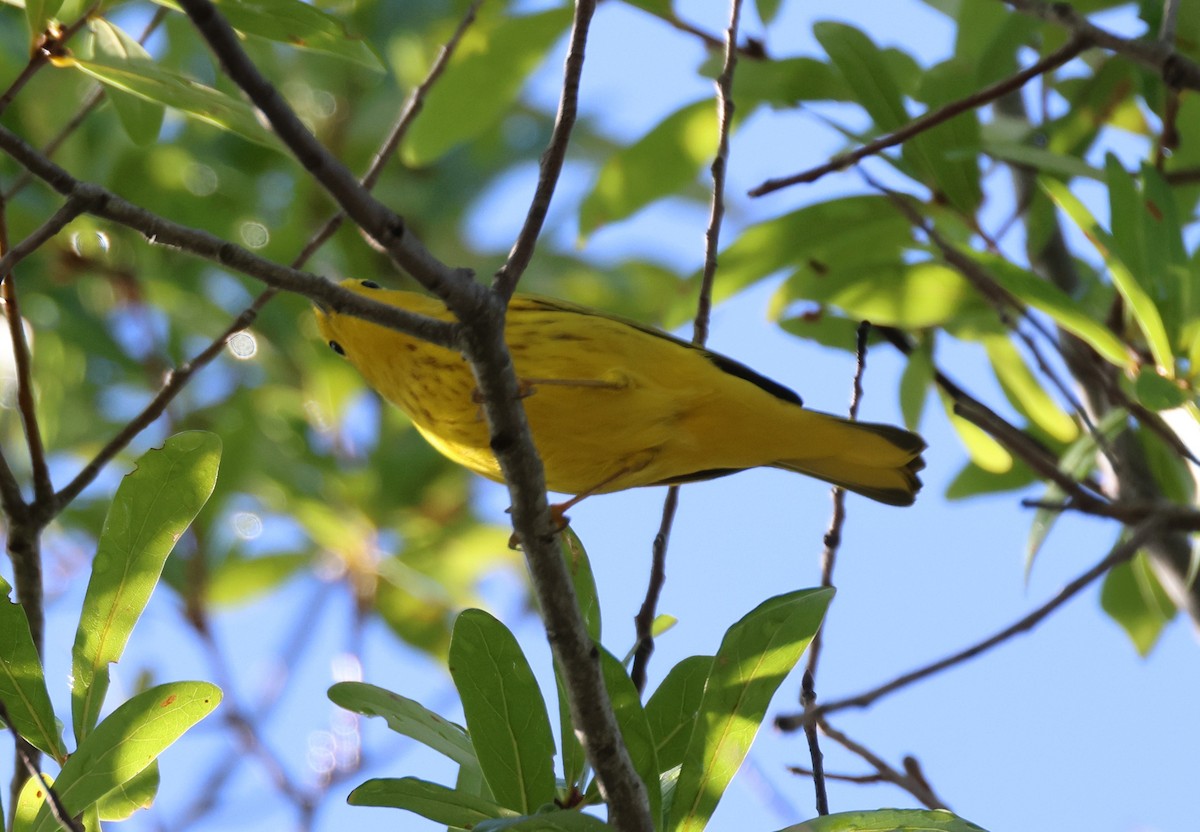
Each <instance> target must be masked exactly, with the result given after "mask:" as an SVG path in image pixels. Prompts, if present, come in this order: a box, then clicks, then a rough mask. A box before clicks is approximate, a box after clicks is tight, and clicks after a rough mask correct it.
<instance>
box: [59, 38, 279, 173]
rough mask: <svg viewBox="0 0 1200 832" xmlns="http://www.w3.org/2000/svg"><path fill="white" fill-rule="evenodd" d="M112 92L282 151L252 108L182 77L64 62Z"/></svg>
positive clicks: (129, 66)
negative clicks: (128, 95)
mask: <svg viewBox="0 0 1200 832" xmlns="http://www.w3.org/2000/svg"><path fill="white" fill-rule="evenodd" d="M60 63H63V64H64V65H66V66H72V67H74V68H75V69H77V70H79V71H80V72H82V73H84V74H85V75H88V76H90V77H91V78H95V79H96V80H97V81H99V82H100V83H102V84H104V85H105V86H106V87H108V88H110V89H116V90H120V91H123V92H127V93H129V94H130V95H134V96H137V97H138V98H142V99H145V100H146V101H152V102H156V103H158V104H163V105H165V106H167V107H171V108H173V109H176V110H179V111H180V112H181V113H183V114H184V115H185V116H188V117H189V118H192V119H195V120H196V121H201V122H204V123H206V124H211V125H213V126H214V127H217V128H219V129H221V130H225V131H228V132H230V133H234V134H236V135H238V136H241V137H242V138H244V139H246V140H247V141H251V142H254V143H255V144H259V145H262V146H263V147H269V148H271V149H272V150H279V149H280V144H279V140H278V139H277V138H276V137H275V134H274V133H272V132H271V131H270V130H269V129H267V128H266V127H264V126H263V125H262V122H260V121H259V119H258V116H257V115H256V112H255V110H254V108H253V107H251V106H250V105H249V104H247V103H246V102H245V101H242V100H241V99H238V98H234V97H232V96H230V95H226V94H225V93H223V92H221V91H220V90H216V89H213V88H212V87H207V86H205V85H204V84H201V83H199V82H198V81H193V80H192V79H190V78H187V77H185V76H183V75H179V74H177V73H174V72H171V71H169V70H166V69H163V68H162V67H161V66H159V65H157V64H155V63H151V62H148V61H125V62H119V61H110V60H105V59H100V58H97V59H94V60H90V61H84V60H79V59H76V58H70V59H62V60H60Z"/></svg>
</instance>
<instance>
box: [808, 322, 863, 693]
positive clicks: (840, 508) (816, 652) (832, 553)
mask: <svg viewBox="0 0 1200 832" xmlns="http://www.w3.org/2000/svg"><path fill="white" fill-rule="evenodd" d="M870 331H871V325H870V324H869V323H868V322H866V321H863V322H862V323H860V324H859V325H858V331H857V338H856V343H855V348H854V349H855V355H856V356H857V360H856V362H855V367H854V381H853V383H852V384H851V388H850V409H849V416H850V419H851V420H854V419H857V418H858V409H859V405H860V404H861V403H862V396H863V384H862V382H863V375H864V374H865V373H866V370H867V336H868V334H869V333H870ZM831 493H832V495H833V513H832V514H831V515H830V517H829V526H828V528H827V529H826V530H825V536H824V538H823V539H822V541H821V542H822V544H823V546H824V548H823V549H822V550H821V586H823V587H824V586H833V568H834V565H835V564H836V563H837V553H838V549H839V547H841V545H842V528H843V527H844V526H845V525H846V489H844V488H837V487H834V488H833V489H831ZM824 642H825V628H824V627H823V626H822V627H818V628H817V632H816V634H815V635H814V636H813V640H812V643H811V644H810V645H809V646H808V663H807V668H808V672H809V673H811V674H812V675H813V676H814V677H815V676H816V675H817V663H818V662H819V661H820V659H821V647H822V645H823V644H824Z"/></svg>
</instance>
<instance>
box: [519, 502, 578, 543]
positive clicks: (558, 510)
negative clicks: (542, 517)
mask: <svg viewBox="0 0 1200 832" xmlns="http://www.w3.org/2000/svg"><path fill="white" fill-rule="evenodd" d="M569 506H570V503H552V504H551V505H550V523H551V525H553V527H554V534H558V533H559V532H561V531H563V530H564V529H566V528H567V526H569V525H571V518H570V517H568V516H567V515H566V514H564V513H563V512H565V511H566V510H567V508H568V507H569ZM504 513H505V514H512V506H509V507H508V508H506V509H504ZM508 548H509V549H512V550H513V551H514V552H523V551H525V549H524V548H523V547H522V546H521V538H520V537H519V536H518V535H517V533H516V532H513V533H512V534H510V535H509V536H508Z"/></svg>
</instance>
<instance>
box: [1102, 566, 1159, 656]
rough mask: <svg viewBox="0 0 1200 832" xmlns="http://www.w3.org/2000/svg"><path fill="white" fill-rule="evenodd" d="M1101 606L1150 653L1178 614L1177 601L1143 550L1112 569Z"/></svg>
mask: <svg viewBox="0 0 1200 832" xmlns="http://www.w3.org/2000/svg"><path fill="white" fill-rule="evenodd" d="M1100 606H1101V607H1102V608H1103V609H1104V611H1105V612H1106V613H1108V614H1109V616H1111V617H1112V619H1113V620H1114V621H1116V622H1117V623H1118V624H1120V625H1121V627H1122V629H1124V630H1125V632H1126V633H1127V634H1128V635H1129V640H1130V641H1132V642H1133V646H1134V648H1135V649H1136V650H1137V651H1138V655H1140V656H1148V655H1150V651H1151V650H1153V649H1154V645H1155V643H1156V642H1157V641H1158V637H1159V636H1160V635H1161V634H1162V631H1163V628H1165V627H1166V626H1167V625H1168V624H1169V623H1171V619H1173V618H1174V617H1175V605H1174V604H1173V603H1171V599H1170V598H1169V597H1168V596H1167V593H1166V591H1165V590H1164V589H1163V588H1162V584H1161V583H1159V581H1158V578H1157V577H1156V576H1155V575H1154V570H1153V569H1152V568H1151V566H1150V560H1149V558H1147V557H1146V555H1145V553H1143V552H1138V554H1137V555H1136V556H1135V557H1134V558H1133V559H1132V560H1128V561H1126V562H1125V563H1120V564H1117V565H1116V566H1114V567H1113V568H1112V569H1111V570H1109V573H1108V574H1107V575H1106V576H1105V577H1104V586H1103V588H1102V589H1101V590H1100Z"/></svg>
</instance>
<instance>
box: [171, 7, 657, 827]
mask: <svg viewBox="0 0 1200 832" xmlns="http://www.w3.org/2000/svg"><path fill="white" fill-rule="evenodd" d="M181 5H182V6H183V8H184V10H185V11H186V12H187V14H188V17H190V18H191V19H192V22H193V24H194V25H195V26H196V28H197V29H198V30H199V31H200V32H201V34H202V35H203V36H204V38H205V39H206V40H207V41H208V43H209V46H210V48H211V49H212V50H213V52H214V53H215V54H216V55H217V57H218V58H219V60H220V62H221V65H222V66H223V67H224V69H225V72H226V73H227V74H228V75H229V77H230V78H231V79H232V80H233V81H234V83H236V84H237V85H238V86H239V87H240V88H241V89H242V90H243V92H245V93H246V94H247V95H248V96H249V97H250V99H251V101H252V102H253V103H254V104H255V106H257V107H258V109H259V110H260V111H262V113H263V114H264V116H265V117H266V119H267V121H268V122H269V123H270V124H271V126H272V128H274V130H275V132H276V134H277V135H278V136H279V137H280V138H281V139H282V140H283V142H284V144H285V145H286V146H287V147H288V149H289V150H291V152H292V153H293V154H294V155H295V156H296V158H297V160H298V161H299V162H300V163H301V164H302V165H304V167H305V169H306V170H307V171H308V172H309V173H310V174H311V175H312V176H313V177H314V178H315V179H316V180H317V182H319V183H320V184H321V185H322V186H323V187H324V188H325V189H326V191H328V192H329V194H330V195H331V196H332V197H333V198H334V200H335V201H336V202H337V204H338V205H339V207H341V209H342V210H344V211H345V212H346V214H347V215H348V216H349V217H350V218H351V219H353V220H354V222H355V223H357V224H358V225H359V226H360V227H361V228H362V229H363V230H364V231H365V232H366V233H367V234H368V235H369V236H371V237H372V239H374V240H375V242H376V243H378V244H379V245H380V246H381V247H382V248H383V249H384V250H385V251H386V252H387V253H388V254H389V255H390V256H391V257H392V259H393V260H394V261H395V262H396V263H397V264H399V265H400V266H401V267H402V268H404V269H405V270H407V271H408V272H409V273H410V274H412V275H413V277H415V278H416V279H417V280H418V281H419V282H421V283H422V284H423V285H424V286H425V287H426V288H428V289H430V290H431V291H433V292H434V293H435V294H437V295H438V296H439V297H440V298H441V299H442V300H443V301H445V302H446V305H447V306H448V307H449V308H450V310H451V312H453V313H454V315H455V317H456V318H457V319H458V320H459V321H460V322H461V326H460V327H458V328H457V334H458V336H459V337H458V343H457V346H458V348H459V349H461V350H462V352H463V354H464V355H465V356H466V358H467V361H468V362H469V363H470V365H471V369H472V371H473V372H474V374H475V379H476V382H477V384H478V387H479V391H480V393H481V394H482V398H483V403H484V414H485V415H486V417H487V421H488V426H489V428H490V432H491V442H490V444H491V448H492V451H493V453H494V454H495V456H496V460H497V462H498V463H499V465H500V470H501V473H502V474H503V475H504V479H505V482H506V483H507V484H508V490H509V496H510V498H511V501H512V518H513V528H514V533H515V534H516V536H517V538H518V540H520V541H521V543H522V544H523V549H524V552H525V557H526V563H527V565H528V567H529V571H530V578H531V582H532V584H533V587H534V590H535V592H536V595H537V597H538V600H539V602H540V604H541V609H542V614H543V615H544V616H545V621H546V633H547V636H548V638H549V641H550V646H551V649H552V651H553V653H554V656H555V658H556V659H557V660H558V662H559V665H560V667H562V669H563V676H564V679H565V680H566V686H567V690H568V699H569V701H570V707H571V715H572V718H573V720H574V722H575V725H576V726H577V727H578V729H579V731H580V733H581V735H582V737H583V744H584V747H585V749H586V750H587V753H588V758H589V760H590V761H591V763H592V767H593V768H594V769H595V771H596V774H597V777H598V779H599V781H600V783H601V784H602V787H603V792H604V794H605V796H606V798H607V800H608V804H609V817H610V820H611V822H612V823H613V825H614V826H616V827H617V828H619V829H622V830H629V831H630V832H650V830H652V829H653V826H654V824H653V821H652V820H651V818H650V812H649V807H648V803H647V800H646V792H645V787H644V786H643V785H642V782H641V780H640V778H639V777H638V776H637V772H636V771H635V770H634V768H633V764H632V762H631V760H630V758H629V752H628V751H627V750H626V748H625V745H624V743H623V742H622V741H621V736H620V731H619V729H618V727H617V722H616V718H615V716H614V715H613V711H612V704H611V702H610V700H609V696H608V691H607V689H606V688H605V685H604V679H603V676H602V674H601V671H600V661H599V656H598V655H597V654H596V651H595V649H594V645H593V644H592V642H591V638H590V637H589V636H588V634H587V629H586V627H585V626H584V623H583V619H582V617H581V616H580V613H579V608H578V605H577V603H576V600H575V592H574V590H573V588H572V586H571V580H570V576H569V574H568V573H567V569H566V565H565V564H564V563H563V560H562V557H561V556H560V554H559V551H558V546H557V543H556V535H557V533H556V530H555V526H554V524H553V522H552V520H551V516H550V510H549V505H548V502H547V500H546V481H545V470H544V469H543V467H542V463H541V459H539V458H538V455H537V450H536V448H535V447H534V444H533V438H532V436H531V435H530V432H529V424H528V422H527V420H526V418H525V411H524V409H523V408H522V407H521V394H520V390H519V388H518V385H517V379H516V376H515V374H514V372H513V366H512V358H511V356H510V355H509V352H508V346H507V344H506V343H505V341H504V313H505V303H504V300H503V299H502V298H501V297H500V296H499V295H498V294H496V293H495V292H491V291H489V290H487V289H486V288H484V287H482V286H480V285H479V284H477V283H475V282H474V280H473V274H472V273H471V272H470V271H469V270H467V269H451V268H449V267H448V266H446V265H444V264H442V263H440V262H439V261H438V260H437V259H435V258H434V257H433V255H432V254H430V253H429V251H428V250H427V249H426V248H425V247H424V245H423V244H422V243H421V242H420V241H419V240H417V239H416V237H415V236H414V235H412V234H410V233H407V231H406V229H405V227H404V223H403V221H402V220H401V219H400V217H398V216H396V215H395V214H394V213H393V212H392V211H390V210H389V209H388V208H387V207H386V206H384V205H383V204H381V203H380V202H379V201H378V200H376V199H374V198H373V197H371V196H370V194H368V193H367V192H366V191H365V190H364V189H363V188H362V187H361V186H360V185H359V184H358V182H357V181H356V180H355V179H354V177H353V176H351V175H350V174H349V172H348V171H347V170H346V168H345V167H344V166H343V165H342V164H341V163H340V162H339V161H337V160H336V159H335V158H334V157H333V156H331V155H330V154H329V153H328V151H326V150H325V148H323V147H321V145H320V144H319V143H318V142H317V141H316V139H315V138H313V136H312V134H311V133H309V132H308V130H307V129H305V127H304V126H303V124H302V123H301V122H300V120H299V119H298V118H297V117H296V115H295V113H293V112H292V111H291V109H290V108H289V107H288V106H287V103H286V102H285V101H284V100H283V98H282V97H281V96H280V95H279V93H278V92H277V91H276V90H275V88H274V87H273V86H272V85H271V84H270V83H269V82H268V81H267V80H266V79H265V78H264V77H263V76H262V75H261V73H259V71H258V69H257V68H256V67H255V66H254V64H253V63H252V62H251V61H250V59H249V57H248V56H247V55H246V54H245V52H244V51H243V50H242V48H241V45H240V43H239V42H238V39H237V36H236V35H235V33H234V32H233V29H232V28H231V27H230V26H229V24H228V22H226V21H225V20H224V19H223V18H222V17H221V16H220V14H218V13H217V11H216V9H215V8H214V6H213V5H212V3H211V2H209V0H182V3H181Z"/></svg>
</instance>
